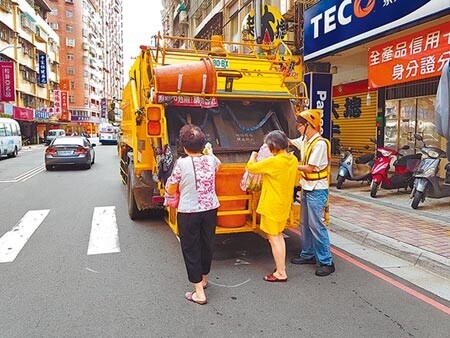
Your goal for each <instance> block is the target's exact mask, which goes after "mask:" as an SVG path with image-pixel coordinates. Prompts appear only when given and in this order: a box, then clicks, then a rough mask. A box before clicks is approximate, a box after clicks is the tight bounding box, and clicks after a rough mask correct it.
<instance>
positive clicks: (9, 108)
mask: <svg viewBox="0 0 450 338" xmlns="http://www.w3.org/2000/svg"><path fill="white" fill-rule="evenodd" d="M13 107H14V106H13V105H12V104H11V103H7V102H1V103H0V114H4V115H8V116H13Z"/></svg>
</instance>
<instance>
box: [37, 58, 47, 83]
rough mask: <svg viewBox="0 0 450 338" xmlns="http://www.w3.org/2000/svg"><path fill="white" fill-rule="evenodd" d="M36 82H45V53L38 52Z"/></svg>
mask: <svg viewBox="0 0 450 338" xmlns="http://www.w3.org/2000/svg"><path fill="white" fill-rule="evenodd" d="M38 83H40V84H47V55H45V54H39V77H38Z"/></svg>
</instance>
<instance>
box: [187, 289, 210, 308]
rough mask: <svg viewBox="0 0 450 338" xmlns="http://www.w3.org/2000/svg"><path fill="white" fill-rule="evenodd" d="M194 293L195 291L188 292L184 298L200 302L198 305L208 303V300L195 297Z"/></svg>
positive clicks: (196, 302)
mask: <svg viewBox="0 0 450 338" xmlns="http://www.w3.org/2000/svg"><path fill="white" fill-rule="evenodd" d="M194 293H195V291H192V292H186V294H185V295H184V298H186V300H187V301H190V302H192V303H195V304H198V305H205V304H206V303H208V300H206V299H205V300H195V299H194V297H193V296H194Z"/></svg>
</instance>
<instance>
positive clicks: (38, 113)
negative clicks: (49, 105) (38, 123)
mask: <svg viewBox="0 0 450 338" xmlns="http://www.w3.org/2000/svg"><path fill="white" fill-rule="evenodd" d="M34 118H35V119H38V120H48V119H49V118H50V112H48V111H44V110H37V109H36V110H35V111H34Z"/></svg>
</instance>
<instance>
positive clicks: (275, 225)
mask: <svg viewBox="0 0 450 338" xmlns="http://www.w3.org/2000/svg"><path fill="white" fill-rule="evenodd" d="M288 140H289V139H288V138H287V136H286V134H285V133H283V132H282V131H280V130H274V131H271V132H270V133H269V134H267V135H266V137H265V138H264V143H265V144H267V146H268V147H269V150H270V152H271V153H272V155H273V156H270V157H267V158H265V159H263V160H261V161H258V162H257V161H256V159H257V155H258V153H257V152H255V151H254V152H252V154H251V156H250V159H249V161H248V163H247V170H248V172H249V173H251V174H262V188H261V196H260V199H259V202H258V207H257V209H256V212H257V213H259V214H260V215H261V221H260V226H259V228H260V230H261V231H263V232H264V233H265V234H266V235H267V239H268V241H269V244H270V247H271V249H272V255H273V258H274V261H275V270H274V271H273V272H272V273H270V274H268V275H266V276H264V280H265V281H266V282H286V281H287V278H288V277H287V273H286V243H285V241H284V237H283V230H284V228H285V226H286V221H287V219H288V218H289V213H290V210H291V205H292V202H293V191H294V186H295V184H296V177H297V166H298V160H297V158H296V157H295V156H294V155H293V154H291V153H288V152H287V147H288Z"/></svg>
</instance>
